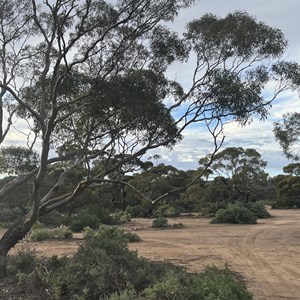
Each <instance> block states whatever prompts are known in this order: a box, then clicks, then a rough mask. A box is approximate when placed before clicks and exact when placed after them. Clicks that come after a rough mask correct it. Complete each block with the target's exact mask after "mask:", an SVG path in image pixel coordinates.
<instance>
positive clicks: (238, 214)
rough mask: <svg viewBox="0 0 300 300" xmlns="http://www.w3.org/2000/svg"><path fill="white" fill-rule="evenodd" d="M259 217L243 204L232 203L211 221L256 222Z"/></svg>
mask: <svg viewBox="0 0 300 300" xmlns="http://www.w3.org/2000/svg"><path fill="white" fill-rule="evenodd" d="M256 221H257V217H256V216H255V215H254V214H253V213H252V212H251V211H250V210H249V209H248V208H246V207H244V206H243V205H242V204H238V203H236V204H231V205H229V206H228V207H227V208H226V209H221V210H219V211H218V212H217V213H216V216H215V217H214V218H213V219H212V220H211V223H213V224H214V223H231V224H255V223H256Z"/></svg>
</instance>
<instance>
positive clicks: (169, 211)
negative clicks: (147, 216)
mask: <svg viewBox="0 0 300 300" xmlns="http://www.w3.org/2000/svg"><path fill="white" fill-rule="evenodd" d="M178 216H180V211H179V209H177V208H175V207H174V206H172V205H169V204H166V205H160V206H158V207H157V208H156V210H155V211H154V212H153V217H155V218H158V217H178Z"/></svg>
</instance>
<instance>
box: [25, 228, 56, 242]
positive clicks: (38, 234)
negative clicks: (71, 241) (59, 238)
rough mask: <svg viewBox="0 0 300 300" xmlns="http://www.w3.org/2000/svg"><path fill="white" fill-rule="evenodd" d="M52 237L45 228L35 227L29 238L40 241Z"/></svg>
mask: <svg viewBox="0 0 300 300" xmlns="http://www.w3.org/2000/svg"><path fill="white" fill-rule="evenodd" d="M52 237H53V233H52V232H51V231H50V230H49V229H47V228H37V229H35V230H32V231H31V233H30V239H31V240H32V241H34V242H40V241H43V240H46V239H49V238H52Z"/></svg>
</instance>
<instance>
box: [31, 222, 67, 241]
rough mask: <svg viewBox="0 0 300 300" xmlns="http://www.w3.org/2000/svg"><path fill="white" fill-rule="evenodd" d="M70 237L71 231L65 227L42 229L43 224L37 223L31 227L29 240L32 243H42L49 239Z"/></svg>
mask: <svg viewBox="0 0 300 300" xmlns="http://www.w3.org/2000/svg"><path fill="white" fill-rule="evenodd" d="M72 236H73V233H72V231H71V230H70V229H69V228H68V227H67V226H65V225H61V226H59V227H57V228H53V229H51V228H46V227H44V224H42V223H39V222H37V223H36V224H35V225H34V226H33V227H32V230H31V233H30V239H31V240H32V241H34V242H39V241H43V240H46V239H49V238H57V239H69V238H71V237H72Z"/></svg>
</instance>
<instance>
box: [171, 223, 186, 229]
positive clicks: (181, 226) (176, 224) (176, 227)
mask: <svg viewBox="0 0 300 300" xmlns="http://www.w3.org/2000/svg"><path fill="white" fill-rule="evenodd" d="M173 228H175V229H182V228H184V226H183V224H182V223H174V224H173Z"/></svg>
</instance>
